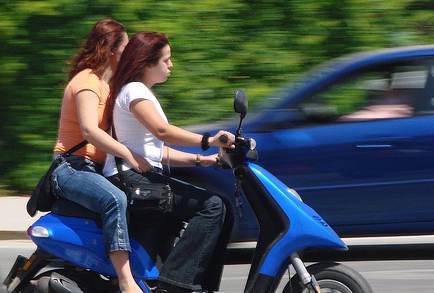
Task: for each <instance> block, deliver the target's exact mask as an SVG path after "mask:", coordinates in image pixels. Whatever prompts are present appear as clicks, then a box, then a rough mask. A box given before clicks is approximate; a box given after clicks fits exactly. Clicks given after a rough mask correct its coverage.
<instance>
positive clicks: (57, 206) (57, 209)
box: [51, 198, 101, 220]
mask: <svg viewBox="0 0 434 293" xmlns="http://www.w3.org/2000/svg"><path fill="white" fill-rule="evenodd" d="M51 212H52V213H53V214H58V215H61V216H67V217H76V218H89V219H93V220H101V215H100V214H98V213H95V212H93V211H91V210H89V209H87V208H85V207H84V206H82V205H80V204H78V203H75V202H73V201H70V200H67V199H65V198H57V199H56V201H55V202H54V204H53V207H52V208H51Z"/></svg>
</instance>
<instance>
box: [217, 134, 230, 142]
mask: <svg viewBox="0 0 434 293" xmlns="http://www.w3.org/2000/svg"><path fill="white" fill-rule="evenodd" d="M228 139H229V138H228V136H227V135H226V134H222V135H220V137H219V140H220V141H221V142H222V143H227V142H228Z"/></svg>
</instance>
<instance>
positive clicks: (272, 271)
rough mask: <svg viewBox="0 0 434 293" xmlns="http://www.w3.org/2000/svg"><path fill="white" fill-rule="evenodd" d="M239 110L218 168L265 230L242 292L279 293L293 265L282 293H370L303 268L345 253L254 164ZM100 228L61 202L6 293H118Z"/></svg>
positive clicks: (141, 275)
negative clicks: (317, 255) (229, 173)
mask: <svg viewBox="0 0 434 293" xmlns="http://www.w3.org/2000/svg"><path fill="white" fill-rule="evenodd" d="M234 108H235V112H237V113H239V114H240V116H241V119H240V123H239V127H238V129H237V131H236V141H235V148H234V149H222V150H221V152H220V161H219V163H218V165H217V166H216V168H219V167H221V168H231V169H232V170H233V172H234V175H235V177H236V180H237V184H236V186H237V189H241V190H242V191H243V193H244V195H245V196H246V198H247V199H248V201H249V203H250V205H251V207H252V209H253V211H254V213H255V215H256V217H257V219H258V223H259V227H260V234H259V238H258V241H257V246H256V249H255V253H254V256H253V259H252V262H251V268H250V272H249V276H248V279H247V283H246V287H245V290H244V292H245V293H266V292H267V293H268V292H275V291H276V290H277V288H278V286H279V283H280V281H281V279H282V276H283V274H284V273H285V271H286V270H287V269H288V267H289V266H290V265H292V266H293V268H294V270H295V272H296V274H295V275H294V276H293V277H292V278H291V279H290V280H289V282H288V283H287V284H286V286H285V287H284V289H283V293H292V292H296V293H301V292H303V293H320V292H322V293H324V292H339V293H372V292H373V291H372V289H371V287H370V285H369V283H368V282H367V281H366V280H365V279H364V278H363V276H361V275H360V274H359V273H358V272H357V271H355V270H354V269H352V268H350V267H348V266H345V265H342V264H338V263H330V262H327V263H317V264H313V265H310V266H309V267H305V265H304V263H303V261H302V258H301V255H302V252H304V251H306V250H308V249H319V248H328V249H339V250H347V249H348V248H347V246H346V245H345V244H344V243H343V242H342V240H341V239H340V238H339V237H338V236H337V235H336V233H335V232H334V231H333V229H332V228H331V227H330V226H329V225H328V224H327V223H326V222H325V221H324V220H323V219H322V218H321V217H320V216H319V215H318V214H317V213H316V212H315V211H314V210H313V209H311V208H310V207H309V206H307V205H306V204H304V203H303V202H302V200H301V198H300V196H299V195H298V194H297V192H296V191H294V190H292V189H290V188H288V187H287V186H286V185H285V184H283V183H282V182H281V181H279V180H278V179H277V178H276V177H274V176H273V175H272V174H270V173H269V172H268V171H266V170H265V169H263V168H261V167H260V166H258V165H256V164H254V163H253V162H254V161H256V160H257V159H258V153H257V151H256V143H255V141H254V139H251V138H245V137H243V136H242V133H241V124H242V120H243V118H244V117H245V116H246V114H247V98H246V96H245V94H244V92H242V91H238V92H237V93H236V95H235V101H234ZM220 139H221V140H222V141H224V140H225V139H227V138H225V137H224V136H222V137H221V138H220ZM236 194H238V195H240V194H241V192H237V193H236ZM100 224H101V223H100V216H99V215H98V214H95V213H93V212H91V211H89V210H87V209H85V208H83V207H81V206H79V205H76V204H74V203H72V202H69V201H67V200H64V199H59V200H57V201H56V202H55V204H54V206H53V208H52V211H51V212H50V213H48V214H46V215H44V216H42V217H40V218H39V220H37V221H36V222H35V223H34V224H33V225H32V226H31V227H30V228H29V229H28V234H29V236H30V238H31V239H32V241H33V242H34V243H35V244H36V245H37V249H36V251H35V252H34V253H33V254H32V255H31V256H30V257H29V258H27V257H24V256H22V255H19V256H18V257H17V259H16V261H15V263H14V265H13V267H12V269H11V271H10V272H9V274H8V276H7V278H6V279H5V281H4V283H3V284H5V285H6V286H7V292H10V293H15V292H25V293H29V292H46V293H52V292H53V293H54V292H55V293H81V292H83V293H87V292H118V291H119V287H118V285H117V278H116V273H115V270H114V268H113V266H112V265H111V262H110V259H109V258H107V257H106V255H105V253H104V249H103V239H102V233H101V225H100ZM181 237H182V236H181ZM131 246H132V252H131V255H130V262H131V269H132V272H133V275H134V277H135V278H136V280H137V283H138V284H139V286H140V287H141V288H142V290H143V292H146V293H151V292H153V288H154V287H155V285H156V280H157V278H158V274H159V272H158V268H157V265H156V264H155V263H154V262H153V261H152V259H151V257H150V256H149V255H148V253H147V252H146V250H145V249H144V248H143V247H142V246H141V245H140V244H139V243H138V242H137V241H135V240H134V239H131Z"/></svg>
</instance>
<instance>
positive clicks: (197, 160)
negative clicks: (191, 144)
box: [196, 154, 202, 167]
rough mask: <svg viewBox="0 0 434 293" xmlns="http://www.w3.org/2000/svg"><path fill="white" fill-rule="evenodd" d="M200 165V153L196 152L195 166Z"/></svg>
mask: <svg viewBox="0 0 434 293" xmlns="http://www.w3.org/2000/svg"><path fill="white" fill-rule="evenodd" d="M200 166H202V165H201V164H200V154H196V167H200Z"/></svg>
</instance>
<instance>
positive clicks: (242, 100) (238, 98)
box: [234, 90, 249, 119]
mask: <svg viewBox="0 0 434 293" xmlns="http://www.w3.org/2000/svg"><path fill="white" fill-rule="evenodd" d="M248 105H249V104H248V102H247V97H246V95H245V94H244V92H243V91H242V90H238V91H237V93H236V94H235V99H234V110H235V112H236V113H239V114H241V119H243V118H244V117H245V116H246V114H247V108H248Z"/></svg>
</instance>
